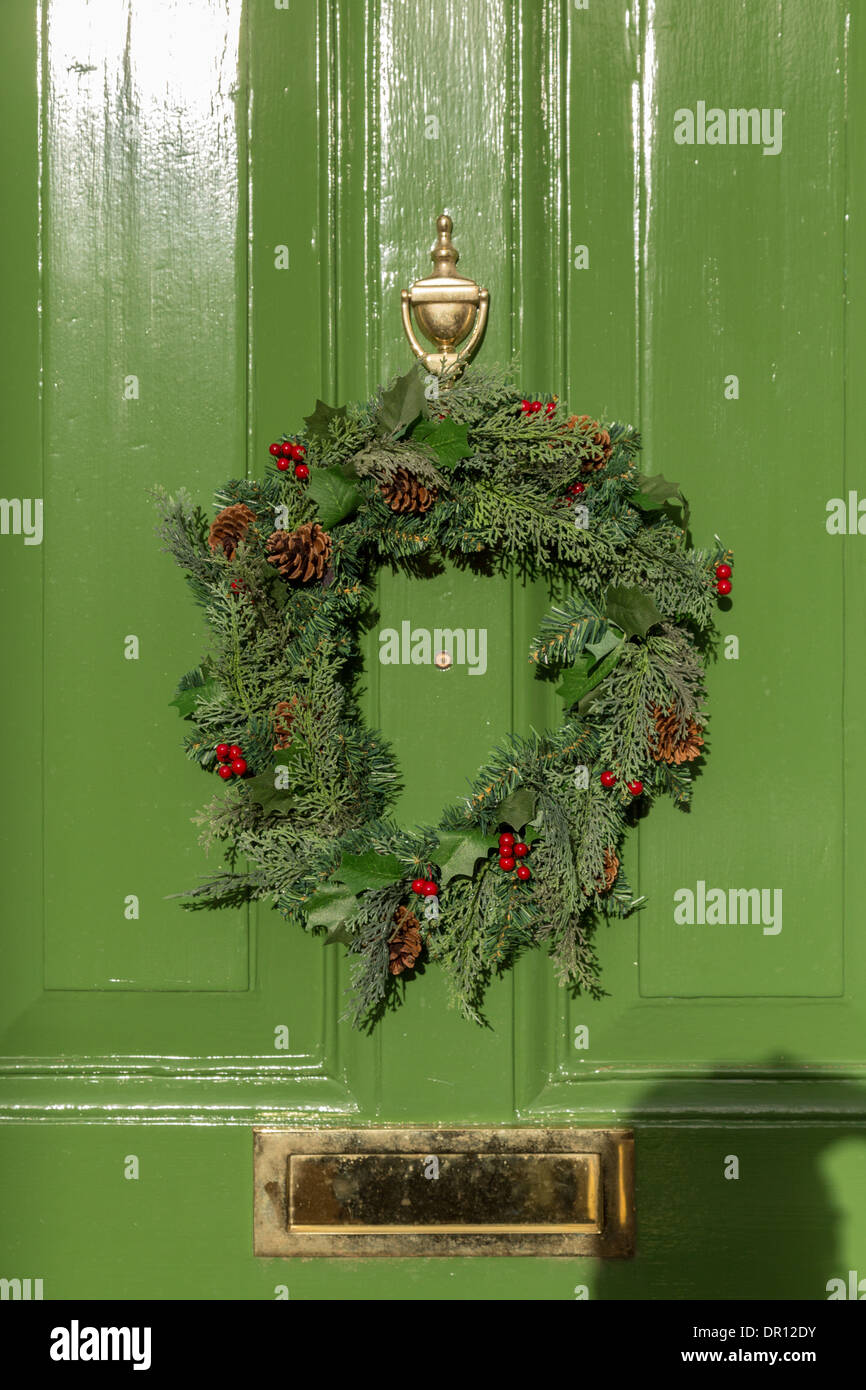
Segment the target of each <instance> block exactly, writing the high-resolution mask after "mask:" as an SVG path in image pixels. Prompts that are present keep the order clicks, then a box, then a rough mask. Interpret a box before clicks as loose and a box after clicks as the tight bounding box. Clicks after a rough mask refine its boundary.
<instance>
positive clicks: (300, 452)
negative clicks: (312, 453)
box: [292, 444, 307, 463]
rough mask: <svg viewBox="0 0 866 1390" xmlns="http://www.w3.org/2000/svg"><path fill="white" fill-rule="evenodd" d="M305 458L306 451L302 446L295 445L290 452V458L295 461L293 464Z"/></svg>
mask: <svg viewBox="0 0 866 1390" xmlns="http://www.w3.org/2000/svg"><path fill="white" fill-rule="evenodd" d="M306 456H307V451H306V449H305V448H304V446H303V444H296V445H295V447H294V449H293V450H292V458H293V459H294V460H295V463H300V462H301V461H302V460H303V459H304V458H306Z"/></svg>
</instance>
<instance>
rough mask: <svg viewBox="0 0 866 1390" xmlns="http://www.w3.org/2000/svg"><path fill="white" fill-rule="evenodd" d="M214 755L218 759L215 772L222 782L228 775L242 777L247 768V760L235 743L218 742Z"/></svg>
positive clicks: (227, 778) (226, 779)
mask: <svg viewBox="0 0 866 1390" xmlns="http://www.w3.org/2000/svg"><path fill="white" fill-rule="evenodd" d="M216 755H217V759H218V761H219V767H218V768H217V772H218V773H219V775H220V777H221V778H222V779H223V781H224V782H227V781H228V780H229V778H230V777H243V775H244V773H245V772H246V770H247V761H246V758H245V757H244V755H243V750H242V749H241V748H240V746H239V745H238V744H237V743H218V744H217V746H216Z"/></svg>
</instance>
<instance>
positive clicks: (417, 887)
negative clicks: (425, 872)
mask: <svg viewBox="0 0 866 1390" xmlns="http://www.w3.org/2000/svg"><path fill="white" fill-rule="evenodd" d="M426 887H427V880H426V878H413V880H412V892H413V893H417V894H418V897H419V898H423V896H424V889H425V888H426Z"/></svg>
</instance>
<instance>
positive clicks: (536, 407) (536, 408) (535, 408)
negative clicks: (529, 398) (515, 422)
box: [530, 401, 542, 415]
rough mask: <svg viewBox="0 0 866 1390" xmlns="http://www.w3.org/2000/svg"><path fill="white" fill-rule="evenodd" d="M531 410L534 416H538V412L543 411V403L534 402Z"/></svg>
mask: <svg viewBox="0 0 866 1390" xmlns="http://www.w3.org/2000/svg"><path fill="white" fill-rule="evenodd" d="M530 409H531V410H532V413H533V415H537V414H538V412H539V411H540V410H541V409H542V405H541V401H533V402H532V405H531V407H530Z"/></svg>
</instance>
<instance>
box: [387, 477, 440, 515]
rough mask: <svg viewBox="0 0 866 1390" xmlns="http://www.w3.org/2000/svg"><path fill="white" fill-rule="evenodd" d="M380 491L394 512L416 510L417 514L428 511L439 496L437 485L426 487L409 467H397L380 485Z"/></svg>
mask: <svg viewBox="0 0 866 1390" xmlns="http://www.w3.org/2000/svg"><path fill="white" fill-rule="evenodd" d="M379 491H380V492H381V494H382V496H383V497H384V499H385V501H386V502H387V504H388V506H389V507H390V508H391V511H392V512H414V513H415V515H416V516H421V515H422V514H423V513H424V512H428V511H429V510H430V508H431V507H432V506H433V503H434V502H435V501H436V498H437V496H438V492H437V490H436V488H435V487H425V485H424V484H423V483H422V482H421V480H420V478H416V477H415V474H414V473H410V472H409V470H408V468H398V469H396V470H395V472H394V473H393V474H392V476H391V477H390V478H387V479H386V480H385V482H384V483H381V484H380V485H379Z"/></svg>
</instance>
